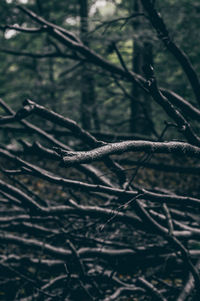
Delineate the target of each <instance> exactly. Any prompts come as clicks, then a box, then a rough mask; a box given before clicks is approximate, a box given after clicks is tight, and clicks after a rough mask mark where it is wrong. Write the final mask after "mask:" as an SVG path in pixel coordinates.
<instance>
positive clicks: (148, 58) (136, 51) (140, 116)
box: [130, 0, 153, 134]
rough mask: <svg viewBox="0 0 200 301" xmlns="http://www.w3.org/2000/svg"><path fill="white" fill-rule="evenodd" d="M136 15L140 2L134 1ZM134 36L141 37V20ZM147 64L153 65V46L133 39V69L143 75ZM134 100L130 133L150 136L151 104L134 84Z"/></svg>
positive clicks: (137, 24)
mask: <svg viewBox="0 0 200 301" xmlns="http://www.w3.org/2000/svg"><path fill="white" fill-rule="evenodd" d="M133 11H134V13H141V6H140V1H138V0H134V1H133ZM132 26H133V32H134V35H137V36H139V32H140V30H141V28H142V24H141V22H140V19H139V18H136V19H135V20H134V21H133V23H132ZM145 64H151V65H152V64H153V55H152V45H151V44H150V43H148V42H146V43H142V42H141V40H140V39H138V38H134V39H133V56H132V69H133V71H134V72H135V73H137V74H142V67H143V66H144V65H145ZM131 95H132V100H131V105H130V106H131V117H130V132H132V133H140V134H149V133H150V132H151V128H152V126H153V125H152V124H150V117H149V113H150V111H151V110H150V102H149V99H148V97H147V96H146V95H144V92H143V91H142V90H141V89H140V87H138V85H137V84H135V83H133V84H132V91H131Z"/></svg>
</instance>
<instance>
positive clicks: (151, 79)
mask: <svg viewBox="0 0 200 301" xmlns="http://www.w3.org/2000/svg"><path fill="white" fill-rule="evenodd" d="M142 69H143V72H144V75H145V77H146V79H147V81H146V83H145V86H146V88H147V89H149V88H150V87H151V86H152V85H153V84H154V83H156V79H155V76H154V72H153V66H152V65H149V64H146V65H144V66H143V67H142Z"/></svg>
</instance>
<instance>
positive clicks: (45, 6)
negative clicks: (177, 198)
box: [0, 0, 200, 135]
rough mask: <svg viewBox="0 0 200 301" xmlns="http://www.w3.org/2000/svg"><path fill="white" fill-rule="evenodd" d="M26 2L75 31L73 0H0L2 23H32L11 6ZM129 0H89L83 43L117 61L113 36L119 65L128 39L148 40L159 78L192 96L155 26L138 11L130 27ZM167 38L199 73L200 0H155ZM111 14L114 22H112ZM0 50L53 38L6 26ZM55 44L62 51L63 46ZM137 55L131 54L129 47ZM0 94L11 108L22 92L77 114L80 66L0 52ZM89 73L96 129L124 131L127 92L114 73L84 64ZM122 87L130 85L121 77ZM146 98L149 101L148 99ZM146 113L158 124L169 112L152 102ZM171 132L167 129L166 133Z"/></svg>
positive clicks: (34, 47)
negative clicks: (86, 40)
mask: <svg viewBox="0 0 200 301" xmlns="http://www.w3.org/2000/svg"><path fill="white" fill-rule="evenodd" d="M17 4H21V5H23V6H25V7H29V8H30V9H32V10H33V11H35V12H36V13H38V14H39V15H41V16H43V17H44V18H46V19H47V20H50V21H52V22H54V23H56V24H57V25H60V26H63V27H64V28H66V29H68V30H70V31H73V32H75V33H76V34H77V35H79V27H80V24H79V21H80V18H79V1H78V0H73V1H70V2H66V1H56V0H47V1H41V0H26V1H25V0H21V1H20V0H18V1H17V0H13V1H12V0H7V1H6V0H2V1H1V3H0V14H1V25H2V26H3V25H6V24H8V25H14V24H15V25H16V24H18V25H19V26H24V27H33V26H35V24H34V23H33V22H32V21H31V20H30V19H29V18H28V17H27V16H26V15H24V14H23V13H22V12H20V11H19V10H18V9H17V8H16V5H17ZM133 4H134V0H132V1H130V0H125V1H120V0H115V1H111V0H107V1H106V0H92V1H89V28H90V32H89V34H88V38H89V40H90V46H91V48H93V49H94V50H95V51H97V52H98V53H99V54H101V55H102V56H104V57H105V58H106V59H108V60H109V61H111V62H112V63H114V64H118V65H120V62H119V59H118V57H117V55H116V52H115V51H114V50H113V48H112V43H113V42H114V43H115V45H117V48H118V49H119V51H120V53H121V55H122V56H123V59H124V62H125V64H126V66H127V67H128V68H129V69H130V70H131V69H132V56H133V53H134V41H135V42H136V41H137V43H139V45H141V46H143V45H144V43H146V42H148V43H151V44H152V45H153V59H154V68H155V73H156V76H157V78H158V82H159V85H160V86H162V87H165V88H169V89H171V90H173V91H174V92H177V93H179V94H180V95H182V96H183V97H185V98H186V99H187V100H188V101H190V102H191V103H193V102H194V98H193V95H192V92H191V89H190V86H189V84H188V81H187V79H186V77H185V75H184V74H183V72H182V69H181V67H180V66H179V65H178V63H177V62H176V61H175V59H174V58H173V57H172V55H171V54H169V53H168V52H167V51H166V49H165V48H164V46H163V44H162V43H161V42H160V41H159V40H158V38H157V36H156V34H155V32H154V30H153V29H152V28H151V26H150V25H149V23H148V20H147V19H145V18H144V17H143V16H139V17H137V18H139V19H140V22H141V23H142V27H141V28H140V29H137V30H134V20H135V19H131V18H127V17H129V16H130V15H131V14H132V13H133ZM156 6H157V7H158V9H159V11H160V12H161V15H162V16H163V18H164V20H165V22H166V24H167V26H168V29H169V32H170V35H171V37H172V38H173V39H174V40H175V41H176V43H177V44H178V45H179V46H180V47H181V48H182V49H183V50H184V51H185V52H186V53H187V54H188V55H189V57H190V59H191V61H192V63H193V65H194V68H195V70H196V71H197V72H198V73H200V64H199V60H200V58H199V51H198V47H199V45H198V41H199V35H200V33H199V25H200V18H199V16H200V3H199V1H197V0H191V1H187V0H181V1H178V0H162V1H161V0H157V1H156ZM114 20H115V21H114ZM0 43H1V47H0V48H1V50H2V49H10V50H13V51H19V52H26V53H32V54H34V53H37V54H44V53H50V52H54V51H55V44H54V43H55V41H54V40H53V39H50V38H49V37H48V36H47V34H46V33H43V34H41V33H39V34H32V35H30V34H26V33H19V32H15V31H13V30H5V31H1V32H0ZM59 47H61V48H62V50H64V52H65V53H66V54H69V51H68V50H67V49H63V46H60V45H59ZM136 57H137V53H136ZM0 60H1V68H0V97H2V98H3V99H4V100H5V101H6V102H8V103H9V104H10V105H12V107H13V108H14V109H16V108H18V107H19V106H20V105H21V103H22V101H23V100H24V99H25V98H27V97H29V98H31V99H34V100H35V101H37V102H39V103H42V104H45V105H48V106H49V107H51V108H53V109H54V110H56V111H57V112H62V114H64V115H66V116H70V117H71V118H73V119H75V120H77V121H78V122H79V120H80V119H79V118H80V81H81V77H80V68H81V66H80V65H79V64H78V62H77V61H74V60H71V59H69V58H61V57H60V58H40V59H37V58H34V57H29V56H16V55H11V54H8V53H5V52H3V51H1V52H0ZM90 68H91V70H92V71H93V74H94V77H95V90H96V98H97V99H96V103H97V109H98V112H99V116H100V117H99V118H100V122H101V127H102V130H104V131H116V130H119V131H121V132H127V131H128V120H129V119H130V99H129V98H127V97H126V96H125V95H124V93H123V91H122V90H121V89H120V87H119V86H118V85H117V84H116V82H115V79H114V78H112V77H111V76H110V74H107V73H106V72H105V71H102V70H101V69H97V68H96V67H94V66H90ZM120 83H121V85H122V86H123V87H124V89H125V90H126V92H127V93H128V94H131V84H130V83H127V82H124V81H121V82H120ZM148 101H149V100H148ZM152 118H153V121H154V123H155V127H156V129H157V131H158V132H159V133H160V132H161V131H162V129H163V127H164V123H163V122H164V120H168V119H169V118H168V117H167V116H166V115H165V113H164V112H163V111H162V110H161V109H160V108H158V107H156V106H155V104H152ZM170 135H173V134H171V133H170Z"/></svg>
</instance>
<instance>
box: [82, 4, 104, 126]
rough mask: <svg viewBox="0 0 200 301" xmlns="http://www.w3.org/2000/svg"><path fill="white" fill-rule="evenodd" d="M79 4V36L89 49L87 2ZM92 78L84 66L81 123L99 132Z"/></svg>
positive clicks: (89, 71) (87, 68)
mask: <svg viewBox="0 0 200 301" xmlns="http://www.w3.org/2000/svg"><path fill="white" fill-rule="evenodd" d="M79 3H80V36H81V40H82V42H83V43H84V44H85V45H86V46H88V47H89V40H88V36H87V34H88V26H89V25H88V1H87V0H79ZM94 86H95V83H94V77H93V75H92V73H91V70H90V69H89V66H88V65H86V64H84V65H83V67H82V69H81V112H80V114H81V123H82V126H83V128H85V129H86V130H91V129H92V128H93V127H94V128H95V130H100V125H99V119H98V113H97V108H96V101H95V98H96V96H95V88H94Z"/></svg>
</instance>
